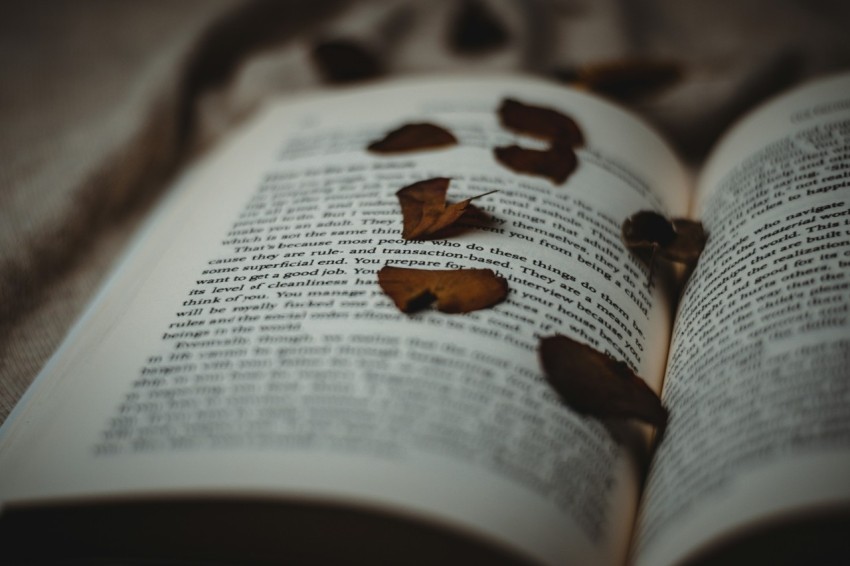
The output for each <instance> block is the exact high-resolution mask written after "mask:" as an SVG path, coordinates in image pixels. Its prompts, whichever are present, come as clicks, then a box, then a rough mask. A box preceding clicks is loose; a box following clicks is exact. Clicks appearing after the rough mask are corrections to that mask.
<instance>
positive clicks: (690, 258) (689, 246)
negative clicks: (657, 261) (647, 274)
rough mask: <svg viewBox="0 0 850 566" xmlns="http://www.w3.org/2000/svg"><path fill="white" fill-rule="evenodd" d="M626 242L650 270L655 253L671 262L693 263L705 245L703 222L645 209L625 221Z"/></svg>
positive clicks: (624, 233) (623, 229) (624, 239)
mask: <svg viewBox="0 0 850 566" xmlns="http://www.w3.org/2000/svg"><path fill="white" fill-rule="evenodd" d="M621 237H622V238H623V243H625V244H626V247H627V248H629V249H630V250H632V251H634V252H637V253H638V255H639V256H640V257H641V258H642V259H644V260H645V261H646V255H647V254H646V252H650V253H649V256H650V259H649V262H650V270H651V269H652V262H653V260H654V257H655V255H659V256H661V257H663V258H664V259H667V260H669V261H675V262H678V263H684V264H687V265H694V264H695V263H696V262H697V260H698V259H699V256H700V254H701V253H702V250H703V248H704V247H705V242H706V234H705V231H704V230H703V228H702V224H701V223H699V222H694V221H693V220H687V219H684V218H674V219H672V220H668V219H667V218H665V217H664V216H662V215H661V214H658V213H657V212H653V211H651V210H642V211H640V212H638V213H636V214H633V215H632V216H630V217H629V218H627V219H626V220H625V221H624V222H623V227H622V236H621Z"/></svg>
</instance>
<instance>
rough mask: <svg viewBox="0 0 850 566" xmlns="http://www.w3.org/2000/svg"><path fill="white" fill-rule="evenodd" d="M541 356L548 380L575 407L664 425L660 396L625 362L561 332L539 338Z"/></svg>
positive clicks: (601, 415) (664, 411)
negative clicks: (562, 334) (560, 333)
mask: <svg viewBox="0 0 850 566" xmlns="http://www.w3.org/2000/svg"><path fill="white" fill-rule="evenodd" d="M540 360H541V363H542V365H543V370H544V372H545V374H546V378H547V379H548V381H549V383H550V384H551V385H552V387H553V388H554V389H555V391H557V392H558V394H559V395H560V396H561V398H562V399H563V400H564V402H565V403H567V404H568V405H569V406H571V407H573V408H574V409H575V410H576V411H578V412H580V413H584V414H587V415H590V416H593V417H597V418H602V419H604V418H625V419H637V420H640V421H643V422H646V423H648V424H651V425H653V426H656V427H658V428H660V429H663V428H664V427H665V426H666V425H667V416H668V414H667V409H666V408H664V406H663V405H662V404H661V399H659V398H658V395H656V394H655V392H654V391H652V389H650V388H649V386H648V385H647V384H646V383H645V382H644V381H643V380H642V379H641V378H639V377H638V376H637V375H635V373H634V372H633V371H632V370H631V369H630V368H629V366H628V365H626V363H625V362H621V361H617V360H615V359H614V358H612V357H610V356H607V355H605V354H603V353H602V352H599V351H598V350H595V349H593V348H591V347H590V346H587V345H585V344H582V343H580V342H576V341H575V340H573V339H571V338H568V337H566V336H561V335H556V336H547V337H545V338H542V339H541V340H540Z"/></svg>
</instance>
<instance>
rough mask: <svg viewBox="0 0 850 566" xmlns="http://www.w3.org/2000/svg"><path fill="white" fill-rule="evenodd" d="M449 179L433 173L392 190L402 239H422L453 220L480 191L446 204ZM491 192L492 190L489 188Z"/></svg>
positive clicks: (437, 231) (433, 234)
mask: <svg viewBox="0 0 850 566" xmlns="http://www.w3.org/2000/svg"><path fill="white" fill-rule="evenodd" d="M450 182H451V179H447V178H445V177H436V178H434V179H428V180H426V181H419V182H418V183H413V184H412V185H408V186H406V187H404V188H402V189H399V191H398V192H397V193H396V196H397V197H398V202H399V203H400V204H401V214H402V216H403V218H404V224H403V227H402V232H401V237H402V238H404V239H405V240H424V239H427V238H430V237H434V236H437V235H439V232H440V231H442V230H444V229H445V228H447V227H449V226H450V225H452V224H454V223H455V222H456V221H457V220H459V219H460V218H461V217H462V216H463V215H464V214H466V213H467V212H468V211H470V210H471V208H472V207H471V205H470V203H471V202H472V201H473V200H474V199H477V198H481V197H483V196H486V195H489V194H490V193H484V194H481V195H477V196H474V197H472V198H468V199H466V200H463V201H460V202H457V203H454V204H446V191H448V188H449V183H450ZM491 192H495V191H491Z"/></svg>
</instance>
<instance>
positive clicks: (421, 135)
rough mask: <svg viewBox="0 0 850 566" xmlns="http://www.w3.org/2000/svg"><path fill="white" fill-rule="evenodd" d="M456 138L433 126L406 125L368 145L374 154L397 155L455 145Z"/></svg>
mask: <svg viewBox="0 0 850 566" xmlns="http://www.w3.org/2000/svg"><path fill="white" fill-rule="evenodd" d="M456 143H457V138H456V137H454V135H452V133H451V132H449V131H448V130H446V129H445V128H441V127H440V126H436V125H434V124H428V123H421V124H406V125H404V126H402V127H400V128H398V129H396V130H393V131H391V132H390V133H388V134H387V135H386V136H385V137H384V138H383V139H381V140H378V141H375V142H372V143H371V144H369V147H368V149H369V151H372V152H375V153H398V152H403V151H417V150H423V149H438V148H442V147H448V146H450V145H455V144H456Z"/></svg>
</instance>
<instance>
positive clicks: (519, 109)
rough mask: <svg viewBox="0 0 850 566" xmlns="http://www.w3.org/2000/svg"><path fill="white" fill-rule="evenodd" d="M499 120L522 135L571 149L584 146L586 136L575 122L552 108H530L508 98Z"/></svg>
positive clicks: (504, 102) (503, 102)
mask: <svg viewBox="0 0 850 566" xmlns="http://www.w3.org/2000/svg"><path fill="white" fill-rule="evenodd" d="M499 118H500V119H501V121H502V125H503V126H504V127H506V128H508V129H509V130H513V131H515V132H518V133H520V134H525V135H529V136H534V137H538V138H542V139H544V140H548V141H551V142H555V141H557V142H559V143H561V144H565V145H567V146H571V147H577V146H580V145H582V144H584V134H582V132H581V129H580V128H579V127H578V124H576V122H575V120H573V119H572V118H570V117H569V116H566V115H565V114H562V113H561V112H558V111H557V110H553V109H551V108H543V107H541V106H530V105H528V104H523V103H522V102H519V101H518V100H514V99H512V98H506V99H505V100H503V101H502V105H501V106H500V107H499Z"/></svg>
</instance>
